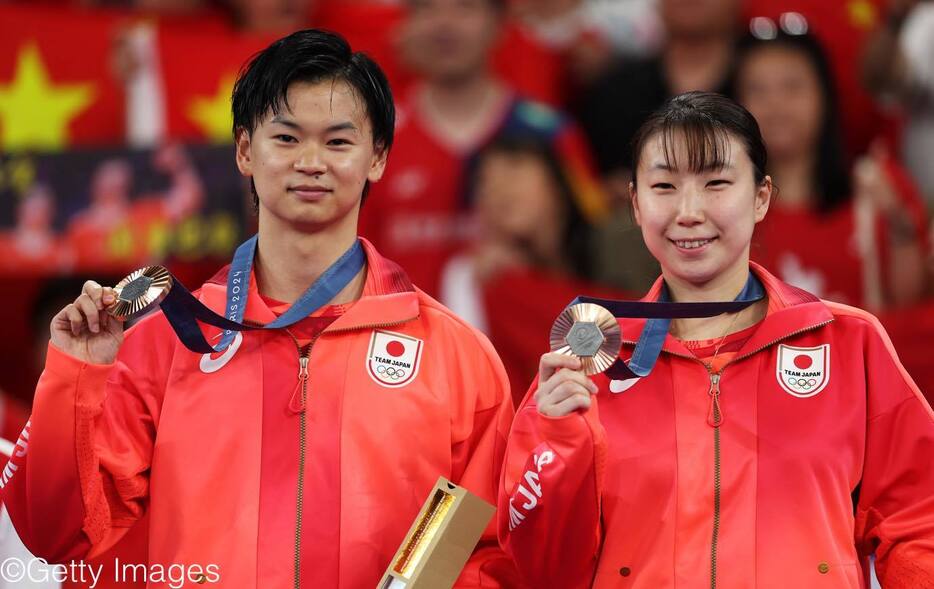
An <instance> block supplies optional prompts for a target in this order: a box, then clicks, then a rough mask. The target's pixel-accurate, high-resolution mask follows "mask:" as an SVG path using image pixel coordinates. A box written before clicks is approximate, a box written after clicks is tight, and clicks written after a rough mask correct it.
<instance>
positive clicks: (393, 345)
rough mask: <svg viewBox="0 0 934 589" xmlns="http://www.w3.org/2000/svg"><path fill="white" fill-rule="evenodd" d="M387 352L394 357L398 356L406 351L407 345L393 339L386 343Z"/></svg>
mask: <svg viewBox="0 0 934 589" xmlns="http://www.w3.org/2000/svg"><path fill="white" fill-rule="evenodd" d="M386 353H387V354H389V355H390V356H392V357H393V358H398V357H399V356H401V355H402V354H404V353H405V346H404V345H403V344H402V342H400V341H398V340H393V341H391V342H389V343H388V344H386Z"/></svg>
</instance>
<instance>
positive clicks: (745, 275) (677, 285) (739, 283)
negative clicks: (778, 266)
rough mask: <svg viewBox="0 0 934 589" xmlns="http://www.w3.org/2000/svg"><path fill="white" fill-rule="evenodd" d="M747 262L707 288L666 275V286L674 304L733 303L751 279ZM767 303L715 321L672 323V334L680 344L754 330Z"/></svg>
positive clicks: (763, 315) (692, 320)
mask: <svg viewBox="0 0 934 589" xmlns="http://www.w3.org/2000/svg"><path fill="white" fill-rule="evenodd" d="M750 272H751V270H750V269H749V263H748V258H747V260H746V263H745V264H738V265H737V266H736V267H735V268H733V269H731V270H730V271H728V272H726V273H724V274H722V275H721V276H718V277H717V278H715V279H714V280H711V281H709V282H707V283H704V284H699V285H698V284H693V283H690V282H687V281H683V280H679V279H677V278H675V277H671V276H669V275H666V274H665V272H664V271H663V272H662V273H663V275H664V277H665V284H666V285H667V286H668V292H669V293H670V294H671V298H672V300H673V301H675V302H689V303H695V302H696V303H710V302H729V301H732V300H734V299H735V298H736V297H737V296H738V295H739V294H740V292H742V290H743V288H744V287H745V286H746V282H747V281H748V279H749V273H750ZM767 309H768V303H767V301H765V300H764V299H763V300H761V301H759V302H757V303H753V304H752V305H750V306H748V307H746V308H745V309H743V310H742V311H739V312H737V313H724V314H722V315H717V316H715V317H701V318H696V319H673V320H672V322H671V333H672V335H674V336H675V337H677V338H678V339H681V340H707V339H714V338H718V337H723V336H725V335H727V334H728V333H735V332H737V331H741V330H743V329H746V328H747V327H751V326H753V325H755V324H756V323H758V322H759V321H761V320H762V318H763V317H765V314H766V311H767Z"/></svg>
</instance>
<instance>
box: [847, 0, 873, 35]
mask: <svg viewBox="0 0 934 589" xmlns="http://www.w3.org/2000/svg"><path fill="white" fill-rule="evenodd" d="M847 10H848V12H849V13H850V22H851V23H853V26H854V27H855V28H857V29H871V28H873V27H874V26H876V21H878V20H879V15H878V14H876V12H877V11H876V7H875V5H873V3H872V2H870V1H869V0H852V1H851V2H850V3H849V4H848V5H847Z"/></svg>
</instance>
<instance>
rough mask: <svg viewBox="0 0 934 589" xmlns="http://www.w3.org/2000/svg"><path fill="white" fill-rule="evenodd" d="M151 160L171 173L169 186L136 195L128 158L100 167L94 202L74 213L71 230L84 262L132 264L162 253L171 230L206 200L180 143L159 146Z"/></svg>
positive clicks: (84, 265) (80, 263) (82, 264)
mask: <svg viewBox="0 0 934 589" xmlns="http://www.w3.org/2000/svg"><path fill="white" fill-rule="evenodd" d="M152 163H153V167H154V168H155V169H157V170H159V171H161V172H163V173H165V174H167V175H168V176H169V178H170V182H171V185H170V187H169V189H168V190H167V191H165V192H164V193H153V194H145V195H141V196H139V197H137V198H135V199H132V200H131V193H132V187H133V168H132V167H131V166H130V164H129V162H127V161H125V160H122V159H111V160H107V161H105V162H104V163H102V164H101V165H100V166H99V167H98V169H97V171H96V172H95V173H94V177H93V178H92V180H91V202H90V205H89V206H88V208H87V209H85V210H83V211H81V212H80V213H78V214H76V215H75V216H74V217H73V220H72V221H71V223H70V224H69V227H68V230H67V240H68V243H69V244H70V247H71V248H72V249H73V250H74V251H75V255H76V256H77V262H76V263H77V266H78V267H79V268H84V269H88V268H97V269H100V268H109V269H115V268H129V267H132V266H137V265H140V264H144V263H146V262H147V261H149V260H151V259H157V258H159V257H161V256H162V254H164V252H165V249H166V247H167V245H168V243H167V240H168V236H169V230H170V229H171V228H172V227H173V226H174V224H176V223H178V222H179V221H181V220H182V219H184V218H185V217H186V216H188V215H191V214H192V213H194V212H196V211H197V210H198V208H199V207H200V206H201V203H202V201H203V200H204V189H203V187H202V185H201V179H200V177H199V176H198V172H197V170H195V168H194V167H193V166H192V165H191V162H190V161H189V160H188V156H187V155H186V154H185V151H184V150H183V149H182V148H181V147H180V146H178V145H168V146H165V147H162V148H160V149H158V150H156V151H155V152H154V153H153V160H152Z"/></svg>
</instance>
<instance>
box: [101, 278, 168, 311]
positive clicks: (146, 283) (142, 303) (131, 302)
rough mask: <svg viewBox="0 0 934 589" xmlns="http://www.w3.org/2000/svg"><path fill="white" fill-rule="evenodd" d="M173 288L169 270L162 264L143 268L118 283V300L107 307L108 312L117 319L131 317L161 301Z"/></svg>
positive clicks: (116, 287) (115, 288) (116, 288)
mask: <svg viewBox="0 0 934 589" xmlns="http://www.w3.org/2000/svg"><path fill="white" fill-rule="evenodd" d="M171 289H172V275H171V274H169V271H168V270H166V269H165V268H163V267H162V266H147V267H146V268H141V269H139V270H136V271H135V272H133V273H132V274H130V275H129V276H127V277H126V278H124V279H123V280H121V281H120V282H118V283H117V286H115V287H114V291H115V292H116V295H117V301H116V302H115V303H114V304H112V305H111V306H109V307H107V312H108V313H110V314H111V315H113V316H114V317H116V318H117V319H129V318H130V317H133V316H135V315H140V314H142V313H143V312H144V311H146V310H147V309H149V308H150V307H152V306H153V305H158V304H159V303H161V302H162V300H163V299H165V297H166V295H167V294H169V291H170V290H171Z"/></svg>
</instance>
